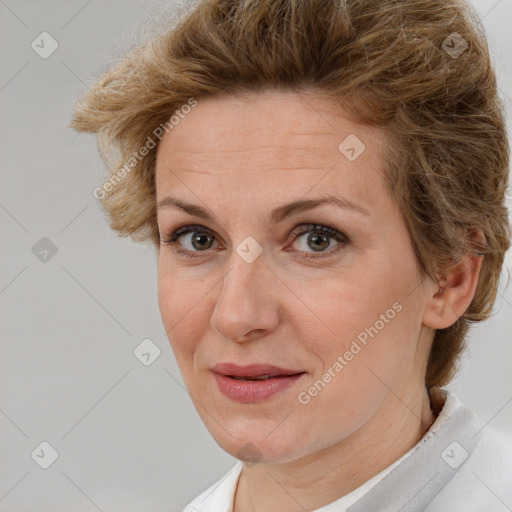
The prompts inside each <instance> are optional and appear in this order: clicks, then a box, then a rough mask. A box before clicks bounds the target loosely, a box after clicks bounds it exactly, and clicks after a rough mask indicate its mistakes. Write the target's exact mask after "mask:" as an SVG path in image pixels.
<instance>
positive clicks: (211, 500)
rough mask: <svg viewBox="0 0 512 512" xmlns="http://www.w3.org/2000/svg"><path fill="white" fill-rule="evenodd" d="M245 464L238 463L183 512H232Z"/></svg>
mask: <svg viewBox="0 0 512 512" xmlns="http://www.w3.org/2000/svg"><path fill="white" fill-rule="evenodd" d="M242 468H243V462H241V461H237V463H236V464H235V465H234V466H233V467H232V468H231V469H230V470H229V471H228V472H227V473H226V474H225V475H224V476H223V477H222V478H220V479H219V480H217V481H216V482H215V483H214V484H212V485H211V486H210V487H208V488H207V489H206V490H204V491H203V492H202V493H201V494H200V495H199V496H197V497H196V498H194V499H193V500H192V501H191V502H190V503H189V504H188V505H187V506H186V507H185V508H184V509H183V512H232V506H233V498H234V495H235V489H236V486H237V482H238V477H239V476H240V472H241V471H242Z"/></svg>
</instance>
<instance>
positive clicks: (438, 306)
mask: <svg viewBox="0 0 512 512" xmlns="http://www.w3.org/2000/svg"><path fill="white" fill-rule="evenodd" d="M482 261H483V256H482V255H481V254H478V253H470V254H467V255H466V257H465V258H464V260H463V261H462V262H461V263H460V264H459V265H457V267H456V269H455V270H454V271H453V272H452V273H450V274H448V275H446V276H443V278H442V279H440V280H439V282H438V283H437V285H436V283H433V293H432V295H431V296H430V297H429V299H428V301H427V304H426V307H425V312H424V315H423V323H424V324H425V325H426V326H428V327H431V328H433V329H446V328H447V327H450V326H451V325H453V324H454V323H455V322H456V321H457V319H458V318H459V317H461V316H462V315H463V314H464V313H465V311H466V310H467V309H468V307H469V305H470V304H471V301H472V300H473V297H474V295H475V292H476V287H477V285H478V277H479V275H480V269H481V266H482Z"/></svg>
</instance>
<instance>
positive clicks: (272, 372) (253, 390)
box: [211, 363, 307, 403]
mask: <svg viewBox="0 0 512 512" xmlns="http://www.w3.org/2000/svg"><path fill="white" fill-rule="evenodd" d="M211 370H212V372H213V373H214V377H215V379H216V381H217V385H218V389H219V390H220V391H221V392H222V393H223V394H224V395H225V396H226V397H228V398H229V399H231V400H233V401H236V402H244V403H251V402H263V401H265V400H268V399H270V398H271V397H272V396H274V395H275V394H277V393H279V392H283V391H285V390H286V389H288V388H290V386H292V385H293V384H294V383H295V382H296V381H297V380H298V379H300V377H301V376H302V375H304V374H306V373H307V372H305V371H304V370H294V369H286V368H279V367H277V366H273V365H261V364H254V365H249V366H238V365H235V364H233V363H219V364H217V365H215V366H214V367H213V368H211Z"/></svg>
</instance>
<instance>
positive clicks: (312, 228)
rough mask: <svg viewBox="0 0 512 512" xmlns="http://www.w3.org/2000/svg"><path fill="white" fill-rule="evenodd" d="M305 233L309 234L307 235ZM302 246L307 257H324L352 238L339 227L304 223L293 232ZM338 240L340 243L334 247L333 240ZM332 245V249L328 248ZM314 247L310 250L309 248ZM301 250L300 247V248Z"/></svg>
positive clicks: (339, 248)
mask: <svg viewBox="0 0 512 512" xmlns="http://www.w3.org/2000/svg"><path fill="white" fill-rule="evenodd" d="M303 235H308V236H307V237H305V236H303ZM291 236H293V237H294V239H296V240H298V241H299V242H303V243H302V244H299V245H301V246H302V251H301V252H304V257H305V258H312V259H315V258H324V257H328V256H331V255H333V253H337V252H338V251H339V250H341V249H342V248H343V247H344V246H345V245H347V244H348V243H349V242H350V240H349V239H348V237H347V236H346V235H345V234H343V233H341V232H340V231H338V230H337V229H334V228H331V227H329V226H324V225H321V224H304V225H301V226H299V227H297V228H296V229H295V230H294V231H293V232H292V234H291ZM333 240H336V241H337V242H338V245H337V246H335V247H334V248H332V246H331V241H333ZM329 247H331V249H330V250H326V249H328V248H329ZM308 248H309V249H313V252H308V251H307V249H308ZM299 250H300V249H299Z"/></svg>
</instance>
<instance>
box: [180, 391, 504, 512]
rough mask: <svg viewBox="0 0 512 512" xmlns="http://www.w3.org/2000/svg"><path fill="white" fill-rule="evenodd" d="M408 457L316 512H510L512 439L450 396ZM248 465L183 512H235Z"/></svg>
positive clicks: (447, 394) (232, 472)
mask: <svg viewBox="0 0 512 512" xmlns="http://www.w3.org/2000/svg"><path fill="white" fill-rule="evenodd" d="M440 392H441V394H442V396H443V397H444V398H445V400H444V405H443V408H442V410H441V412H440V413H439V415H438V417H437V418H436V420H435V421H434V423H433V424H432V425H431V427H430V428H429V430H428V431H427V432H426V433H425V435H424V436H423V437H422V438H421V439H420V440H419V441H418V443H416V445H414V446H413V447H412V448H411V449H410V450H409V451H408V452H407V453H405V454H404V455H402V456H401V457H400V458H399V459H398V460H396V461H395V462H394V463H393V464H391V465H390V466H388V467H387V468H385V469H384V470H382V471H381V472H380V473H378V474H377V475H375V476H374V477H372V478H371V479H370V480H368V481H367V482H365V483H364V484H363V485H361V486H360V487H358V488H357V489H354V490H353V491H352V492H350V493H349V494H347V495H345V496H343V497H342V498H339V499H338V500H336V501H334V502H332V503H330V504H329V505H326V506H324V507H322V508H319V509H316V510H315V511H313V512H377V511H378V512H457V511H460V512H462V511H464V512H507V511H508V512H510V511H512V435H511V434H510V433H505V432H500V431H498V430H495V429H493V428H491V427H490V426H489V425H486V424H485V423H483V422H482V421H481V420H480V419H479V418H478V417H477V416H476V415H475V414H474V413H473V412H472V411H471V410H470V409H468V408H467V407H466V406H465V405H464V404H463V403H462V402H461V401H460V400H459V399H458V397H457V396H456V395H455V394H454V393H453V392H451V391H448V390H444V389H443V390H440ZM242 468H243V462H242V461H238V462H237V463H236V464H235V466H234V467H233V468H232V469H231V470H230V471H229V472H228V473H227V474H226V475H224V477H222V478H221V479H220V480H218V481H217V482H216V483H215V484H213V485H212V486H211V487H209V488H208V489H206V490H205V491H204V492H202V493H201V494H200V495H199V496H198V497H197V498H195V499H194V500H193V501H192V502H190V503H189V504H188V505H187V507H185V509H184V511H183V512H233V500H234V497H235V490H236V486H237V482H238V478H239V477H240V473H241V471H242Z"/></svg>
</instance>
